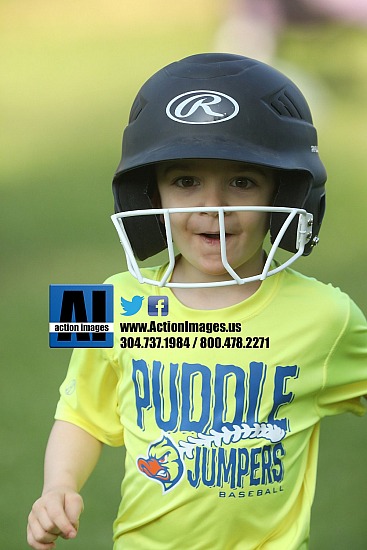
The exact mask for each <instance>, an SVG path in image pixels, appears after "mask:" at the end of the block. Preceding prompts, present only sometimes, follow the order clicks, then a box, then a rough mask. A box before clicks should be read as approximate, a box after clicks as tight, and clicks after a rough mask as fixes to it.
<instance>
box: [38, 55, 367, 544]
mask: <svg viewBox="0 0 367 550" xmlns="http://www.w3.org/2000/svg"><path fill="white" fill-rule="evenodd" d="M325 180H326V173H325V170H324V167H323V165H322V163H321V161H320V159H319V156H318V149H317V137H316V131H315V128H314V127H313V125H312V119H311V114H310V112H309V108H308V106H307V103H306V101H305V99H304V97H303V96H302V94H301V93H300V91H299V90H298V88H297V87H296V86H295V85H294V84H293V83H292V82H291V81H290V80H289V79H288V78H286V77H285V76H284V75H283V74H281V73H279V72H277V71H275V70H274V69H272V68H270V67H269V66H267V65H264V64H262V63H259V62H257V61H255V60H252V59H248V58H244V57H241V56H237V55H227V54H201V55H196V56H192V57H189V58H186V59H184V60H181V61H179V62H177V63H173V64H171V65H169V66H168V67H165V68H164V69H162V70H161V71H159V72H158V73H156V74H155V75H154V76H153V77H152V78H151V79H149V80H148V82H147V83H146V84H145V85H144V86H143V88H142V89H141V91H140V92H139V94H138V96H137V98H136V100H135V102H134V105H133V107H132V111H131V116H130V121H129V125H128V127H127V128H126V130H125V133H124V138H123V153H122V161H121V164H120V166H119V167H118V170H117V172H116V175H115V178H114V182H113V190H114V196H115V205H116V212H117V213H116V214H115V215H114V216H113V220H114V223H115V225H116V228H117V230H118V233H119V235H120V238H121V241H122V243H123V245H124V248H125V252H126V256H127V262H128V267H129V272H126V273H122V274H118V275H115V276H114V277H112V278H110V279H109V280H108V281H107V282H109V283H112V284H113V285H114V291H115V323H116V326H117V327H120V331H118V330H116V340H115V346H114V348H112V349H84V350H80V349H79V350H75V351H74V353H73V356H72V359H71V363H70V367H69V371H68V375H67V377H66V380H65V382H64V384H63V385H62V387H61V398H60V401H59V404H58V407H57V412H56V423H55V425H54V428H53V430H52V433H51V436H50V440H49V443H48V447H47V452H46V461H45V481H44V489H43V493H42V496H41V498H40V499H38V500H37V502H36V503H35V504H34V506H33V509H32V511H31V513H30V516H29V526H28V542H29V544H30V546H32V548H34V549H37V550H41V549H42V550H46V549H49V548H53V547H54V541H55V540H56V539H57V537H58V536H62V537H65V538H74V537H75V536H76V534H77V529H78V521H79V515H80V513H81V511H82V508H83V503H82V499H81V497H80V495H79V491H80V489H81V487H82V486H83V484H84V482H85V481H86V480H87V478H88V477H89V475H90V474H91V472H92V471H93V468H94V466H95V464H96V462H97V460H98V457H99V453H100V451H101V447H102V445H103V444H108V445H125V446H126V464H125V475H124V479H123V482H122V489H121V490H122V501H121V505H120V508H119V511H118V516H117V519H116V521H115V524H114V541H115V544H114V549H115V550H122V549H128V550H138V549H139V550H165V549H167V550H168V549H170V550H178V549H180V550H181V549H195V550H207V549H208V548H210V549H211V550H224V549H230V550H236V549H238V550H252V549H256V548H269V549H271V550H284V549H285V548H286V549H287V550H291V549H306V548H307V545H308V539H309V522H310V509H311V504H312V500H313V495H314V490H315V480H316V462H317V451H318V438H319V424H320V420H321V418H323V417H324V416H327V415H334V414H339V413H342V412H345V411H352V412H354V413H356V414H363V412H364V407H363V405H362V402H361V396H363V395H365V394H366V393H367V326H366V320H365V319H364V317H363V315H362V313H361V312H360V311H359V310H358V308H357V307H356V306H355V305H354V304H353V302H352V301H351V300H350V299H349V297H348V296H347V295H345V294H343V293H342V292H340V291H339V290H337V289H335V288H333V287H331V286H330V285H324V284H322V283H320V282H318V281H316V280H315V279H311V278H307V277H304V276H302V275H300V274H299V273H297V272H295V271H293V270H292V269H290V268H289V267H288V266H289V265H290V264H291V263H292V262H293V261H294V260H295V259H296V258H298V257H299V256H300V255H302V254H305V255H307V254H309V253H310V252H311V250H312V248H313V246H314V245H315V244H316V243H317V241H318V231H319V228H320V226H321V222H322V218H323V214H324V194H325V192H324V183H325ZM268 231H270V240H271V242H272V243H273V246H272V248H271V251H270V252H269V254H268V255H266V254H265V252H264V250H263V241H264V239H265V236H266V234H267V233H268ZM173 241H174V243H175V246H176V247H177V250H178V253H177V255H175V252H174V248H173V244H172V243H173ZM166 247H168V254H169V262H168V263H167V264H165V265H163V266H160V267H156V268H140V267H139V266H138V264H137V261H136V259H135V256H137V257H138V258H139V259H140V260H144V259H146V258H148V257H150V256H153V255H154V254H156V253H158V252H160V251H162V250H164V249H165V248H166ZM278 247H281V248H283V249H285V250H287V251H289V252H290V253H291V257H290V259H289V260H288V261H286V262H285V263H283V264H282V265H279V264H278V263H277V262H276V261H275V260H274V259H273V256H274V252H275V250H276V249H277V248H278ZM121 306H122V307H121Z"/></svg>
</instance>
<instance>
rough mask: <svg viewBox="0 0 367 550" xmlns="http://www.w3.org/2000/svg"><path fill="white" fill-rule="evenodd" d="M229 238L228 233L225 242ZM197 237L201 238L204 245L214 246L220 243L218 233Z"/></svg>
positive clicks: (203, 234) (202, 234)
mask: <svg viewBox="0 0 367 550" xmlns="http://www.w3.org/2000/svg"><path fill="white" fill-rule="evenodd" d="M230 236H231V234H230V233H226V240H227V239H228V238H229V237H230ZM199 237H201V238H202V239H203V240H204V241H205V242H206V243H210V244H216V243H220V233H219V232H218V233H199Z"/></svg>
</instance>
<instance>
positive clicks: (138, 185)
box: [112, 167, 167, 260]
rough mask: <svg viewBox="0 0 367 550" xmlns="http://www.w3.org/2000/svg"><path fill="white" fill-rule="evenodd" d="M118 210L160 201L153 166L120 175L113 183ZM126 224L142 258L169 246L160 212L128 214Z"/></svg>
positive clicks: (154, 205)
mask: <svg viewBox="0 0 367 550" xmlns="http://www.w3.org/2000/svg"><path fill="white" fill-rule="evenodd" d="M112 188H113V195H114V199H115V213H118V212H127V211H129V210H150V209H152V208H158V207H159V206H160V205H159V204H158V202H159V195H158V190H157V185H156V182H155V175H154V171H153V169H152V168H151V167H145V168H144V169H140V170H139V171H138V170H135V171H134V176H133V177H132V178H131V179H130V178H129V172H126V173H125V174H122V175H116V176H115V178H114V180H113V183H112ZM124 227H125V231H126V234H127V236H128V238H129V241H130V244H131V247H132V249H133V251H134V254H135V255H136V257H137V258H138V259H139V260H146V259H147V258H149V257H151V256H154V255H155V254H158V253H159V252H161V251H162V250H164V249H165V248H166V246H167V239H166V232H165V229H164V225H163V223H162V222H161V221H160V219H159V216H132V217H126V218H124Z"/></svg>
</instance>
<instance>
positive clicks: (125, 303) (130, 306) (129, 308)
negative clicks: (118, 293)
mask: <svg viewBox="0 0 367 550" xmlns="http://www.w3.org/2000/svg"><path fill="white" fill-rule="evenodd" d="M143 300H144V296H133V298H132V299H131V302H129V300H125V298H122V297H121V307H122V309H123V313H121V315H126V317H129V316H130V315H135V313H138V311H140V308H141V306H142V303H143Z"/></svg>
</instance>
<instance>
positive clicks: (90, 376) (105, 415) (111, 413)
mask: <svg viewBox="0 0 367 550" xmlns="http://www.w3.org/2000/svg"><path fill="white" fill-rule="evenodd" d="M117 384H118V374H117V369H116V365H114V363H113V361H112V360H111V359H110V358H109V356H108V355H107V353H106V350H105V349H102V348H101V349H100V348H94V349H93V348H90V349H75V350H74V351H73V354H72V357H71V360H70V364H69V369H68V373H67V376H66V378H65V380H64V382H63V384H62V385H61V387H60V399H59V402H58V405H57V408H56V413H55V419H56V420H64V421H66V422H70V423H72V424H76V425H77V426H79V427H80V428H82V429H84V430H85V431H87V432H88V433H90V434H91V435H92V436H94V437H95V438H96V439H98V440H99V441H102V443H106V444H107V445H111V446H119V445H123V443H124V438H123V427H122V425H121V422H120V418H119V415H118V403H117Z"/></svg>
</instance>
